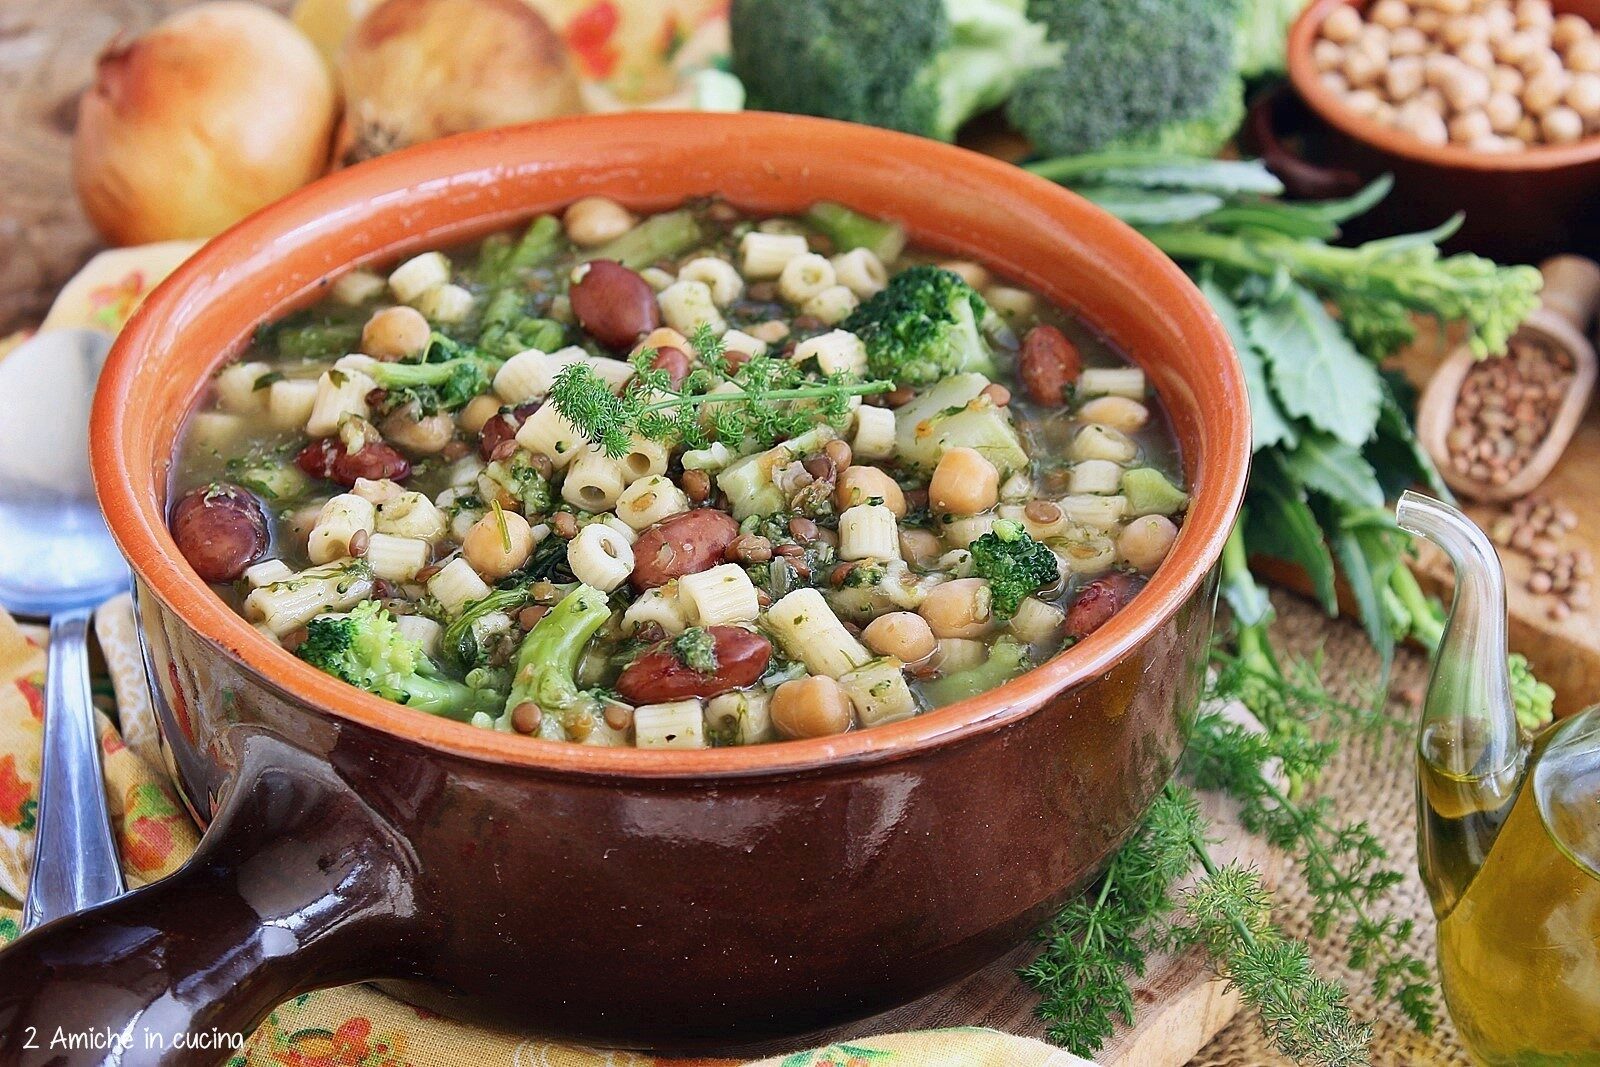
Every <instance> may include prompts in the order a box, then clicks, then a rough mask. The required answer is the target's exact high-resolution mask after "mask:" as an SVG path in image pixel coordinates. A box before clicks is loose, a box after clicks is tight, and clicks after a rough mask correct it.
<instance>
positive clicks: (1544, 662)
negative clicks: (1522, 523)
mask: <svg viewBox="0 0 1600 1067" xmlns="http://www.w3.org/2000/svg"><path fill="white" fill-rule="evenodd" d="M1448 351H1449V349H1448V346H1447V345H1446V344H1445V343H1444V342H1443V339H1442V338H1441V337H1440V336H1439V335H1438V334H1437V333H1436V332H1434V331H1432V330H1428V329H1425V330H1424V336H1423V337H1422V338H1421V339H1419V341H1418V343H1416V344H1414V345H1412V346H1411V347H1410V348H1409V349H1407V350H1406V351H1405V352H1404V353H1402V354H1401V356H1400V365H1401V367H1402V368H1403V369H1404V371H1405V372H1406V375H1407V376H1408V377H1409V378H1411V380H1412V381H1414V382H1416V383H1417V384H1419V385H1420V384H1421V383H1422V382H1424V381H1426V380H1427V378H1428V375H1429V374H1431V373H1432V371H1433V368H1434V367H1435V366H1436V365H1438V363H1439V362H1440V361H1442V360H1443V359H1444V357H1445V355H1447V354H1448ZM1536 493H1537V494H1538V495H1541V496H1544V497H1548V498H1553V499H1556V500H1559V501H1561V502H1562V503H1564V504H1565V505H1566V506H1567V507H1569V508H1571V509H1572V510H1573V512H1574V513H1575V514H1576V515H1577V516H1578V526H1577V529H1575V530H1573V531H1571V532H1570V533H1568V534H1567V535H1566V538H1565V539H1564V541H1563V542H1562V547H1563V550H1570V549H1575V548H1580V547H1582V548H1587V549H1588V550H1589V551H1590V552H1591V553H1592V554H1593V555H1594V557H1595V558H1596V560H1600V404H1592V405H1591V406H1590V408H1589V411H1588V413H1587V414H1586V415H1585V417H1584V421H1583V424H1582V425H1581V426H1580V427H1579V428H1578V432H1577V433H1576V434H1575V435H1574V436H1573V438H1572V443H1571V444H1570V445H1569V446H1568V447H1567V451H1566V453H1565V454H1564V455H1563V456H1562V457H1561V462H1559V463H1557V464H1556V467H1555V469H1554V471H1552V472H1551V474H1550V477H1549V478H1547V479H1546V480H1545V482H1544V484H1543V485H1541V486H1540V487H1539V488H1538V489H1537V490H1536ZM1463 505H1464V510H1465V511H1466V513H1467V514H1468V515H1470V516H1472V518H1473V520H1474V521H1475V522H1477V523H1478V524H1479V525H1480V526H1482V527H1483V528H1484V529H1488V528H1489V527H1490V526H1492V525H1493V524H1494V520H1495V519H1496V518H1498V517H1499V516H1501V515H1503V514H1505V509H1504V508H1503V507H1500V506H1496V505H1484V504H1472V503H1468V502H1463ZM1423 548H1424V551H1423V552H1422V554H1421V556H1420V563H1421V566H1420V567H1419V572H1420V577H1421V578H1422V579H1423V584H1424V585H1425V586H1426V587H1428V588H1429V591H1430V592H1434V593H1438V594H1441V595H1443V596H1445V597H1446V598H1448V597H1449V595H1450V590H1451V589H1452V588H1453V587H1454V583H1455V579H1454V577H1453V575H1452V572H1451V568H1450V562H1449V560H1447V559H1445V557H1444V554H1443V553H1441V552H1439V551H1438V550H1436V549H1434V548H1433V547H1432V546H1431V545H1424V546H1423ZM1500 560H1501V562H1502V563H1503V564H1504V565H1505V569H1506V606H1507V609H1508V612H1509V617H1510V625H1509V637H1510V642H1511V647H1512V649H1513V650H1515V651H1517V652H1521V653H1522V654H1523V655H1525V656H1527V657H1528V662H1529V664H1530V665H1531V666H1532V667H1533V670H1534V673H1535V674H1537V675H1538V676H1539V678H1540V679H1541V680H1543V681H1545V682H1548V683H1549V684H1550V685H1552V686H1554V687H1555V690H1556V713H1557V714H1559V715H1570V714H1572V713H1574V712H1577V711H1581V710H1583V709H1584V708H1586V707H1588V706H1589V705H1590V704H1593V703H1595V702H1597V701H1600V598H1597V599H1596V602H1594V603H1591V605H1590V606H1589V607H1588V608H1586V609H1584V610H1583V611H1574V612H1572V614H1571V615H1569V616H1567V618H1565V619H1562V620H1555V619H1552V618H1550V616H1549V607H1550V605H1551V604H1552V603H1554V598H1553V597H1548V596H1544V597H1539V596H1535V595H1533V594H1532V593H1530V592H1528V589H1527V582H1528V575H1529V573H1530V572H1531V570H1532V566H1531V561H1530V560H1529V558H1528V557H1527V556H1525V555H1523V554H1522V553H1519V552H1512V551H1507V550H1504V549H1502V550H1501V552H1500Z"/></svg>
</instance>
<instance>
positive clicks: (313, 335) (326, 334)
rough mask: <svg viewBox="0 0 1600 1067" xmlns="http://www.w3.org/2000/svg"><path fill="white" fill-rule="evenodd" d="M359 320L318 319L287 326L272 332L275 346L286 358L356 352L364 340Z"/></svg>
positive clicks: (296, 358)
mask: <svg viewBox="0 0 1600 1067" xmlns="http://www.w3.org/2000/svg"><path fill="white" fill-rule="evenodd" d="M361 325H362V324H361V323H359V322H317V323H308V324H306V325H304V326H284V327H280V328H278V329H276V330H274V331H273V332H272V346H273V348H274V349H276V350H277V353H278V355H279V357H281V358H283V359H295V360H300V359H305V360H310V359H328V358H331V357H335V356H342V355H344V354H345V353H346V352H353V351H355V349H356V346H357V345H358V344H359V343H360V341H361Z"/></svg>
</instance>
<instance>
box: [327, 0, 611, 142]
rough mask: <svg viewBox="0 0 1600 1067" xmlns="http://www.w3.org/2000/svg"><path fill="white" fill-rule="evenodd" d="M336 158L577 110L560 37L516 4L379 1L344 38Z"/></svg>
mask: <svg viewBox="0 0 1600 1067" xmlns="http://www.w3.org/2000/svg"><path fill="white" fill-rule="evenodd" d="M339 78H340V83H341V85H342V86H343V89H344V95H345V119H344V125H343V129H342V130H341V133H340V137H339V148H338V153H337V154H338V156H339V158H340V159H341V160H343V161H344V162H357V161H359V160H362V159H367V158H370V157H372V156H375V155H380V154H382V153H384V152H387V151H390V150H392V149H396V148H403V147H404V146H406V145H411V144H417V143H418V142H421V141H429V140H432V139H434V138H436V137H446V136H448V135H450V134H453V133H465V132H467V131H468V130H481V129H488V128H490V127H494V126H510V125H514V124H516V123H520V122H534V121H537V120H539V119H546V118H554V117H556V116H559V115H575V114H577V113H579V112H580V111H582V110H583V101H582V97H581V95H580V93H579V91H578V74H577V70H576V69H575V67H574V66H573V63H572V58H571V56H570V55H569V54H568V52H567V49H566V45H565V44H564V43H563V42H562V40H561V38H560V36H559V35H558V34H557V33H556V32H555V31H554V30H553V29H551V28H550V24H549V23H547V22H546V21H545V20H544V19H543V18H542V17H541V16H540V15H539V13H538V12H536V11H534V10H533V9H532V8H531V7H529V6H528V5H527V4H525V3H523V0H384V2H383V3H382V4H380V5H379V6H378V7H376V8H374V9H373V10H372V11H371V12H369V13H368V14H367V16H366V18H364V19H362V20H361V22H360V24H359V25H357V27H356V28H355V30H354V31H353V32H352V33H351V34H350V36H349V38H348V39H346V41H345V46H344V52H343V54H342V56H341V57H340V61H339Z"/></svg>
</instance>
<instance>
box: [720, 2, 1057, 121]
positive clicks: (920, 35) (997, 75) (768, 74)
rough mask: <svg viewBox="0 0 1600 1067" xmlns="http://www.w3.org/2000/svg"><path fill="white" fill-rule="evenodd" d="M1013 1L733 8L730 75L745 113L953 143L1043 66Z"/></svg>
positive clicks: (1038, 38) (1039, 47)
mask: <svg viewBox="0 0 1600 1067" xmlns="http://www.w3.org/2000/svg"><path fill="white" fill-rule="evenodd" d="M1022 7H1023V5H1022V3H1021V0H870V2H868V0H734V3H733V7H732V10H731V11H730V12H729V23H730V27H731V30H732V37H733V56H732V66H733V73H734V74H735V75H737V76H738V78H739V79H740V80H741V81H742V82H744V85H745V90H746V93H747V96H748V103H749V106H750V107H752V108H757V109H761V110H765V111H790V112H795V113H798V114H802V115H822V116H825V117H828V118H835V119H847V120H849V121H852V122H865V123H870V124H872V125H874V126H887V127H889V128H890V129H896V130H905V131H906V132H908V133H917V134H922V135H923V136H925V137H935V138H938V139H939V140H941V141H950V140H954V138H955V134H956V130H957V128H959V127H960V125H961V124H962V123H963V122H965V121H966V120H967V119H968V118H971V117H972V116H973V115H975V114H977V113H978V112H980V111H983V110H985V109H987V108H991V107H995V106H997V105H999V104H1000V103H1001V102H1002V101H1004V100H1005V98H1006V97H1007V96H1009V95H1010V93H1011V90H1012V89H1013V87H1015V85H1016V81H1017V78H1018V77H1020V76H1021V75H1022V74H1023V73H1024V72H1026V71H1028V70H1031V69H1033V68H1034V67H1037V66H1041V65H1043V64H1046V63H1050V62H1052V61H1053V60H1054V58H1055V56H1056V55H1057V54H1058V51H1057V50H1056V49H1054V48H1052V47H1050V46H1048V45H1047V44H1046V42H1045V39H1044V28H1043V27H1042V26H1039V25H1038V24H1036V23H1034V22H1031V21H1029V19H1028V18H1027V16H1026V15H1024V14H1023V11H1022Z"/></svg>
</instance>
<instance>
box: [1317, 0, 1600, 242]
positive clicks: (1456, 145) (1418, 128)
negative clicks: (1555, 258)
mask: <svg viewBox="0 0 1600 1067" xmlns="http://www.w3.org/2000/svg"><path fill="white" fill-rule="evenodd" d="M1289 70H1290V76H1291V79H1292V80H1293V82H1294V85H1295V89H1296V90H1297V91H1298V93H1299V94H1300V96H1301V97H1302V98H1303V99H1304V100H1305V101H1306V102H1307V104H1309V105H1310V107H1311V108H1312V110H1313V111H1314V112H1315V113H1316V114H1317V116H1318V117H1319V118H1320V119H1321V120H1322V121H1323V122H1324V123H1325V124H1326V125H1327V126H1328V127H1329V128H1330V130H1331V131H1332V133H1333V134H1334V135H1335V137H1334V138H1333V140H1332V143H1333V144H1334V145H1335V146H1336V148H1337V150H1338V154H1339V155H1340V157H1341V158H1340V160H1339V162H1341V163H1344V164H1348V165H1353V166H1354V167H1355V168H1356V169H1358V170H1363V171H1367V172H1370V173H1372V174H1376V173H1381V172H1384V171H1388V172H1392V173H1394V174H1395V176H1396V180H1397V187H1396V192H1395V195H1394V197H1393V198H1392V203H1391V204H1390V210H1391V213H1394V214H1397V215H1400V214H1403V215H1404V218H1403V219H1400V220H1399V221H1400V222H1402V224H1403V225H1406V226H1408V227H1409V228H1418V227H1421V226H1426V225H1432V224H1434V223H1437V222H1440V221H1443V219H1444V218H1446V217H1448V216H1449V215H1451V214H1454V213H1455V212H1456V211H1458V210H1459V211H1464V212H1465V213H1466V216H1467V226H1466V229H1465V230H1464V231H1463V233H1462V235H1461V239H1460V242H1459V243H1460V244H1461V245H1462V246H1463V247H1469V248H1472V249H1474V250H1476V251H1480V252H1485V253H1487V254H1491V255H1499V256H1501V257H1503V258H1514V259H1516V258H1520V259H1526V258H1532V257H1534V256H1537V255H1541V254H1543V253H1544V252H1547V251H1555V250H1558V249H1559V250H1568V251H1570V250H1573V248H1574V242H1579V243H1580V247H1592V245H1585V244H1583V242H1588V241H1593V240H1595V238H1596V236H1597V235H1596V232H1595V231H1596V229H1597V226H1600V223H1596V222H1595V221H1594V219H1593V218H1592V217H1591V216H1594V215H1597V214H1600V213H1597V212H1595V211H1593V209H1592V207H1591V206H1590V205H1591V204H1592V198H1593V197H1594V196H1596V195H1597V194H1600V0H1318V2H1315V3H1312V4H1311V5H1310V6H1309V7H1308V8H1307V9H1306V11H1305V12H1304V13H1303V14H1302V15H1301V17H1300V19H1299V21H1298V22H1297V23H1296V25H1295V27H1294V31H1293V32H1292V34H1291V36H1290V41H1289Z"/></svg>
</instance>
